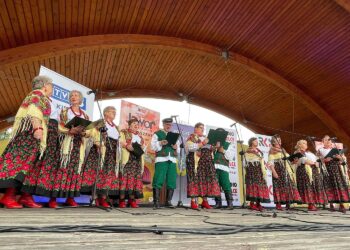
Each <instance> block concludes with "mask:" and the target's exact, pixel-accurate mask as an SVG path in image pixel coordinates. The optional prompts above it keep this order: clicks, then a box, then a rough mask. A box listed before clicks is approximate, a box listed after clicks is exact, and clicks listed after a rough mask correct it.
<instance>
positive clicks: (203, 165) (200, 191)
mask: <svg viewBox="0 0 350 250" xmlns="http://www.w3.org/2000/svg"><path fill="white" fill-rule="evenodd" d="M186 168H187V197H189V198H194V197H220V195H221V191H220V186H219V183H218V180H217V178H216V171H215V166H214V163H213V158H212V155H211V151H210V150H209V149H202V150H201V157H200V159H199V161H198V167H197V173H195V163H194V153H193V152H191V153H189V154H188V156H187V159H186Z"/></svg>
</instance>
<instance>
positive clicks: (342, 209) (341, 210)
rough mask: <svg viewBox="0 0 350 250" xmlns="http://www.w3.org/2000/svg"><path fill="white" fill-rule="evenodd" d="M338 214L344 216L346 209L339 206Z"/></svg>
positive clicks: (341, 205)
mask: <svg viewBox="0 0 350 250" xmlns="http://www.w3.org/2000/svg"><path fill="white" fill-rule="evenodd" d="M339 212H341V213H343V214H346V209H345V207H344V205H343V204H340V205H339Z"/></svg>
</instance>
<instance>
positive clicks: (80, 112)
mask: <svg viewBox="0 0 350 250" xmlns="http://www.w3.org/2000/svg"><path fill="white" fill-rule="evenodd" d="M70 110H71V111H72V112H73V114H74V115H75V116H79V117H80V116H81V115H82V114H83V111H82V110H81V109H80V107H79V114H77V113H75V112H74V110H73V109H72V107H70Z"/></svg>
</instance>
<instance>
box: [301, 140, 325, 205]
mask: <svg viewBox="0 0 350 250" xmlns="http://www.w3.org/2000/svg"><path fill="white" fill-rule="evenodd" d="M295 148H296V152H295V153H300V154H301V156H302V157H301V158H299V160H298V161H297V163H296V165H297V171H296V176H297V186H298V191H299V194H300V196H301V200H302V202H303V203H305V204H308V205H309V206H308V210H309V211H317V208H316V206H315V204H324V203H326V202H327V197H326V195H325V191H324V188H323V183H322V177H321V173H320V168H319V164H318V162H317V158H316V156H315V155H314V154H313V153H311V152H308V151H307V141H305V140H299V141H298V142H297V145H296V147H295Z"/></svg>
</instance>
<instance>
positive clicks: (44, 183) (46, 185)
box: [22, 119, 60, 197]
mask: <svg viewBox="0 0 350 250" xmlns="http://www.w3.org/2000/svg"><path fill="white" fill-rule="evenodd" d="M59 157H60V151H59V141H58V122H57V121H56V120H53V119H50V121H49V125H48V134H47V147H46V151H45V153H44V155H43V158H42V159H41V160H38V161H37V162H36V163H35V165H34V166H33V168H32V169H31V171H30V172H29V174H28V175H27V176H26V178H25V180H24V182H23V187H22V191H23V192H28V193H31V194H36V195H41V196H47V197H50V196H51V192H52V190H53V185H54V181H55V177H56V174H57V170H58V167H59Z"/></svg>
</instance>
